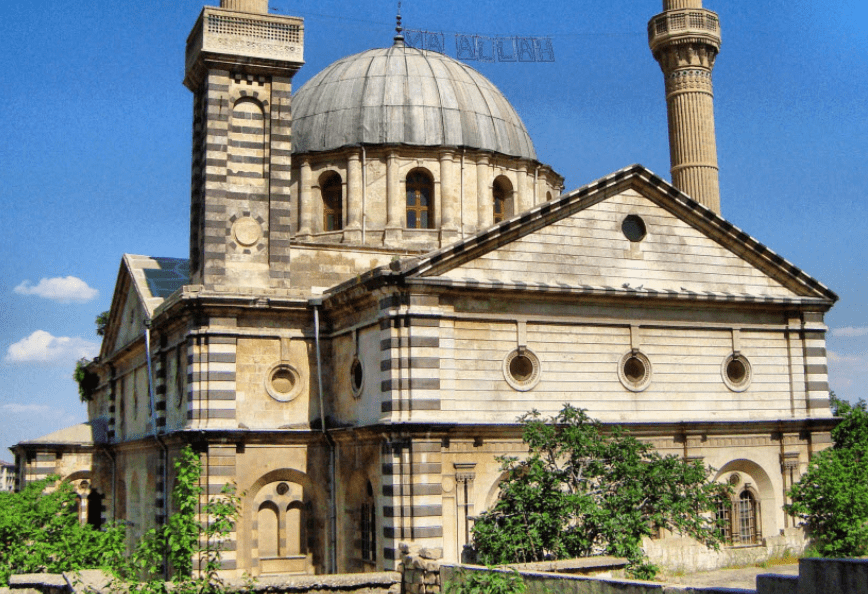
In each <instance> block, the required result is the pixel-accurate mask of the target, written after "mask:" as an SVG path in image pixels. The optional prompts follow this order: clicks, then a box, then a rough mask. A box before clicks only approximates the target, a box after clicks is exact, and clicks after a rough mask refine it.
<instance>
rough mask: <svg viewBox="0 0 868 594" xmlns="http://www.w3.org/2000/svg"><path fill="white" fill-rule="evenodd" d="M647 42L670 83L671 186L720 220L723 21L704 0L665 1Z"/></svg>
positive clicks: (653, 20)
mask: <svg viewBox="0 0 868 594" xmlns="http://www.w3.org/2000/svg"><path fill="white" fill-rule="evenodd" d="M648 41H649V44H650V46H651V51H652V53H653V54H654V59H656V60H657V61H658V62H659V63H660V68H661V69H662V70H663V75H664V77H665V79H666V107H667V110H668V115H669V153H670V163H671V167H672V170H671V172H672V183H673V184H674V185H675V186H676V187H677V188H678V189H680V190H681V191H682V192H684V193H685V194H687V195H688V196H690V197H691V198H693V199H694V200H696V201H697V202H700V203H701V204H704V205H705V206H707V207H708V208H710V209H711V210H713V211H714V212H716V213H717V214H720V184H719V181H718V168H717V143H716V141H715V136H714V91H713V88H712V83H711V70H712V69H713V68H714V59H715V58H716V57H717V53H718V51H719V50H720V21H719V20H718V18H717V15H716V14H715V13H713V12H711V11H710V10H706V9H704V8H702V0H663V13H661V14H658V15H657V16H655V17H654V18H652V19H651V21H650V22H649V23H648Z"/></svg>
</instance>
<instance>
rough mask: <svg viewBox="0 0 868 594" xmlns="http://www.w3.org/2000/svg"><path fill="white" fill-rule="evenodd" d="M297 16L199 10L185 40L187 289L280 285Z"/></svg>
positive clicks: (298, 50) (227, 5)
mask: <svg viewBox="0 0 868 594" xmlns="http://www.w3.org/2000/svg"><path fill="white" fill-rule="evenodd" d="M303 35H304V29H303V21H302V19H299V18H295V17H286V16H277V15H269V14H268V1H267V0H221V3H220V7H219V8H216V7H211V6H207V7H205V9H204V10H203V11H202V14H201V16H200V17H199V20H198V21H197V23H196V25H195V27H194V28H193V31H192V32H191V33H190V36H189V37H188V39H187V55H186V75H185V78H184V85H185V86H186V87H187V88H188V89H190V90H191V91H192V92H193V94H194V99H193V164H192V180H191V209H190V212H191V215H190V227H191V228H190V276H191V282H192V284H196V285H202V286H203V287H204V288H205V289H206V290H212V291H220V292H247V293H249V292H256V293H263V292H266V293H267V292H269V291H270V290H281V289H287V288H289V260H290V250H289V237H290V217H291V212H290V210H291V209H290V197H289V190H290V156H291V150H292V146H291V142H290V130H291V123H292V120H291V116H290V97H291V91H292V86H291V83H292V77H293V75H294V74H295V73H296V72H297V71H298V69H299V68H300V67H301V65H302V64H303V63H304V62H303V46H304V39H303Z"/></svg>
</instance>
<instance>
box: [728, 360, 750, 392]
mask: <svg viewBox="0 0 868 594" xmlns="http://www.w3.org/2000/svg"><path fill="white" fill-rule="evenodd" d="M720 374H721V376H723V383H725V384H726V387H727V388H729V389H730V390H732V391H733V392H744V391H745V390H747V389H748V386H750V380H751V367H750V361H748V360H747V359H746V358H745V357H744V355H740V354H739V355H737V354H735V353H733V354H731V355H730V356H729V357H727V358H726V359H724V361H723V365H722V366H721V369H720Z"/></svg>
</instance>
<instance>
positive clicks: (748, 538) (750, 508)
mask: <svg viewBox="0 0 868 594" xmlns="http://www.w3.org/2000/svg"><path fill="white" fill-rule="evenodd" d="M757 532H758V530H757V501H756V498H755V497H754V496H753V493H751V492H750V491H748V490H747V489H745V490H744V491H742V492H741V495H739V497H738V542H739V543H740V544H756V542H757Z"/></svg>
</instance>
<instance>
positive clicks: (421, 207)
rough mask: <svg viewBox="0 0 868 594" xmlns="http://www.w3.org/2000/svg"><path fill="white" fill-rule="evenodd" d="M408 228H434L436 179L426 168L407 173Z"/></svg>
mask: <svg viewBox="0 0 868 594" xmlns="http://www.w3.org/2000/svg"><path fill="white" fill-rule="evenodd" d="M407 228H408V229H432V228H434V180H433V179H432V178H431V176H430V175H429V174H428V172H427V171H425V170H424V169H414V170H413V171H411V172H410V173H409V174H407Z"/></svg>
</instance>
